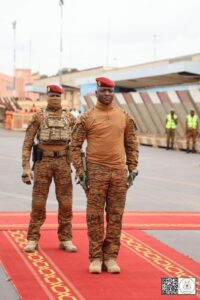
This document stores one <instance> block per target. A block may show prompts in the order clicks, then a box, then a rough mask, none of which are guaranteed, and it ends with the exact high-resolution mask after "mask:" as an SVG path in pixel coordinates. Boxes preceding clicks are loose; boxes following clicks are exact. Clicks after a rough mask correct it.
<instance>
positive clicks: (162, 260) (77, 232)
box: [0, 212, 200, 300]
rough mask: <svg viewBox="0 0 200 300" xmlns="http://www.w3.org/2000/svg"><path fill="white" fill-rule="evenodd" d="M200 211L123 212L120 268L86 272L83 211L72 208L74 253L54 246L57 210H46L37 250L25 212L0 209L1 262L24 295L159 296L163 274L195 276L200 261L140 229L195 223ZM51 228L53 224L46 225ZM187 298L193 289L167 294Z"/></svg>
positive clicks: (42, 298)
mask: <svg viewBox="0 0 200 300" xmlns="http://www.w3.org/2000/svg"><path fill="white" fill-rule="evenodd" d="M199 216H200V213H192V212H190V213H189V212H182V213H179V212H173V213H172V212H169V213H164V212H134V213H133V212H129V213H126V214H125V217H124V225H123V232H122V239H121V241H122V246H121V250H120V255H119V258H118V262H119V264H120V266H121V269H122V272H121V274H113V275H112V274H108V273H106V272H103V273H102V274H99V275H96V274H95V275H94V274H89V273H88V265H89V261H88V239H87V232H86V230H85V228H86V225H85V214H84V213H75V214H74V220H73V228H74V230H73V234H74V242H75V243H76V244H77V246H78V253H66V252H64V251H61V250H59V249H58V240H57V233H56V229H57V214H56V213H55V212H50V213H48V218H47V220H46V223H45V225H44V226H43V229H42V237H41V240H40V244H39V246H40V248H39V252H37V253H35V254H27V253H25V252H24V251H23V247H24V245H25V244H26V231H25V230H24V229H26V228H27V224H28V221H29V213H6V212H5V213H0V228H1V231H0V262H1V263H2V264H3V266H4V268H5V270H6V272H7V273H8V274H9V277H10V278H11V280H12V282H13V283H14V285H15V286H16V288H17V291H18V293H19V294H20V296H21V299H22V300H46V299H59V300H61V299H62V300H64V299H74V300H75V299H80V300H83V299H86V300H102V299H104V300H112V299H114V300H124V299H126V300H133V299H134V300H161V299H163V297H167V296H162V295H161V278H162V277H196V278H197V286H199V285H200V275H199V274H200V273H199V270H200V264H198V263H196V262H194V261H193V260H191V259H189V258H187V257H186V256H184V255H182V254H180V253H178V252H177V251H175V250H173V249H171V248H170V247H168V246H166V245H164V244H162V243H161V242H159V241H157V240H156V239H154V238H153V237H150V236H148V235H147V234H145V233H144V232H142V231H139V230H136V229H138V228H140V229H141V228H143V229H153V228H155V229H158V228H159V229H186V228H189V229H197V228H199V224H198V220H199ZM49 229H51V230H49ZM180 298H181V300H182V299H183V300H185V299H187V300H190V299H198V298H200V293H198V294H197V295H190V296H189V295H185V296H184V295H181V296H180V295H179V296H170V299H172V300H173V299H177V300H180Z"/></svg>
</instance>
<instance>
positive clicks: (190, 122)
mask: <svg viewBox="0 0 200 300" xmlns="http://www.w3.org/2000/svg"><path fill="white" fill-rule="evenodd" d="M197 125H198V117H197V115H194V116H193V117H192V116H191V115H187V126H188V128H190V129H196V128H197Z"/></svg>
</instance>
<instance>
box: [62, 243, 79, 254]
mask: <svg viewBox="0 0 200 300" xmlns="http://www.w3.org/2000/svg"><path fill="white" fill-rule="evenodd" d="M59 248H60V249H62V250H64V251H67V252H77V247H76V246H75V245H74V244H73V243H72V241H62V242H60V246H59Z"/></svg>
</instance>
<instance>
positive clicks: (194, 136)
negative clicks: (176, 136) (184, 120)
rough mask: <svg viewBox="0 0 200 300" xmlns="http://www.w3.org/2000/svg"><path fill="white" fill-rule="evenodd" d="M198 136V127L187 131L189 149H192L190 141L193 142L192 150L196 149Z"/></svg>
mask: <svg viewBox="0 0 200 300" xmlns="http://www.w3.org/2000/svg"><path fill="white" fill-rule="evenodd" d="M197 136H198V130H197V129H188V130H187V132H186V145H187V150H190V148H191V145H190V144H191V143H190V142H192V150H195V146H196V140H197Z"/></svg>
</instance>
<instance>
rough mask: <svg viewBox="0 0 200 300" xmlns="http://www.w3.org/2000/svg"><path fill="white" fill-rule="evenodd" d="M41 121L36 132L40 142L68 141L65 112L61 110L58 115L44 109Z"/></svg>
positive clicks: (58, 142) (68, 132)
mask: <svg viewBox="0 0 200 300" xmlns="http://www.w3.org/2000/svg"><path fill="white" fill-rule="evenodd" d="M42 112H43V121H42V123H41V125H40V129H39V131H38V134H37V139H38V142H39V143H40V144H59V145H60V144H61V145H63V144H66V143H68V142H69V141H70V127H69V125H68V122H67V118H66V115H65V114H66V113H65V111H62V113H61V115H60V116H55V115H51V114H49V112H48V111H46V110H44V111H42Z"/></svg>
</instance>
